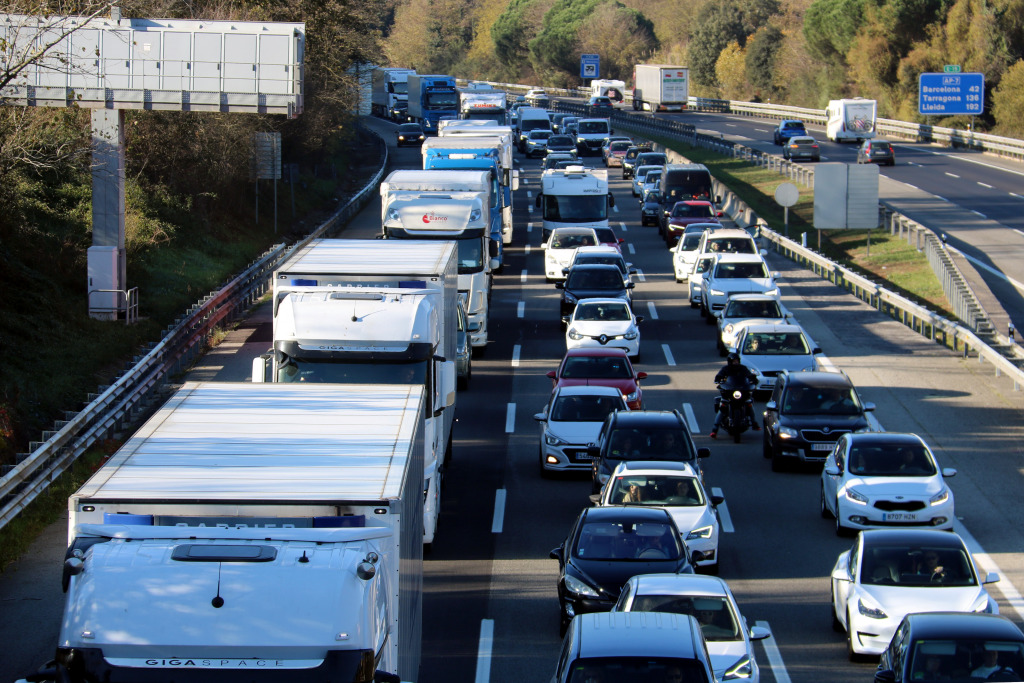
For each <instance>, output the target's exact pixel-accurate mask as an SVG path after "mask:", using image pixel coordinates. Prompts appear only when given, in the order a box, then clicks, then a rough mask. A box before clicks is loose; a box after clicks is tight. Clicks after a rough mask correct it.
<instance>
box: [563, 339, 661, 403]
mask: <svg viewBox="0 0 1024 683" xmlns="http://www.w3.org/2000/svg"><path fill="white" fill-rule="evenodd" d="M548 377H550V378H551V386H552V390H554V389H555V388H556V387H566V386H576V385H596V386H602V387H615V388H616V389H618V390H619V391H621V392H622V397H623V398H624V399H626V405H628V406H629V409H630V410H641V409H642V407H643V403H644V393H643V390H642V389H641V388H640V380H642V379H647V373H646V372H637V371H636V370H634V369H633V364H632V363H630V362H629V358H628V357H627V356H626V351H625V350H624V349H611V348H609V349H569V350H568V351H566V352H565V357H564V358H563V359H562V363H561V364H560V365H559V366H558V369H557V370H552V371H551V372H549V373H548Z"/></svg>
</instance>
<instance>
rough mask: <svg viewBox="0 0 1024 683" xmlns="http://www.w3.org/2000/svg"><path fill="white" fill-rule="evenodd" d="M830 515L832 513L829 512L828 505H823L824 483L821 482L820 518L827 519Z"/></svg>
mask: <svg viewBox="0 0 1024 683" xmlns="http://www.w3.org/2000/svg"><path fill="white" fill-rule="evenodd" d="M831 516H832V513H831V512H829V510H828V506H827V505H825V485H824V484H822V485H821V518H822V519H828V518H829V517H831Z"/></svg>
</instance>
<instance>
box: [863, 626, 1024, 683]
mask: <svg viewBox="0 0 1024 683" xmlns="http://www.w3.org/2000/svg"><path fill="white" fill-rule="evenodd" d="M908 681H922V683H928V682H930V681H957V682H960V683H968V682H969V681H1024V633H1022V632H1021V630H1020V629H1019V628H1018V627H1017V625H1016V624H1014V623H1013V622H1012V621H1010V620H1009V619H1007V618H1006V617H1001V616H999V615H998V614H972V613H963V612H926V613H923V614H908V615H907V616H905V617H903V621H902V622H901V623H900V625H899V627H898V628H897V629H896V633H895V634H893V637H892V641H891V642H890V643H889V647H888V648H886V649H885V651H884V652H883V653H882V658H881V660H880V661H879V662H878V670H877V671H876V672H875V683H906V682H908Z"/></svg>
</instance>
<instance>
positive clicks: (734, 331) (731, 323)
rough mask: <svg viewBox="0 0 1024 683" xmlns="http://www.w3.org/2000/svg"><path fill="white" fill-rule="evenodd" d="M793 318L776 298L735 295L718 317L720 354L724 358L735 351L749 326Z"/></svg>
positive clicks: (757, 295) (758, 295) (761, 295)
mask: <svg viewBox="0 0 1024 683" xmlns="http://www.w3.org/2000/svg"><path fill="white" fill-rule="evenodd" d="M792 316H793V314H792V313H790V312H789V310H787V309H786V307H785V306H783V305H782V303H781V302H780V301H779V300H778V298H776V297H774V296H768V295H765V294H734V295H733V296H731V297H729V302H728V303H726V305H725V309H723V311H722V314H721V315H719V316H718V317H717V321H718V352H719V353H720V354H721V355H723V356H724V355H726V354H728V353H731V352H733V351H735V350H736V338H737V337H739V335H740V332H741V331H742V330H743V328H745V327H747V326H748V325H766V324H771V323H782V322H788V321H789V319H790V318H791V317H792Z"/></svg>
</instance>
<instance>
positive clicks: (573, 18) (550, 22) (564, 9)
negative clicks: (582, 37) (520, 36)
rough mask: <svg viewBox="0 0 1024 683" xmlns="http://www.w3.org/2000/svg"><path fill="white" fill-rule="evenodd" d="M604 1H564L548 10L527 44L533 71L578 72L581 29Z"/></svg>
mask: <svg viewBox="0 0 1024 683" xmlns="http://www.w3.org/2000/svg"><path fill="white" fill-rule="evenodd" d="M603 1H604V0H563V1H562V2H559V3H557V4H555V5H554V6H553V7H552V8H551V9H550V10H548V13H547V14H545V15H544V24H543V26H542V28H541V30H540V33H538V34H537V37H536V38H534V39H533V40H531V41H530V42H529V48H530V61H531V62H532V63H533V65H534V68H535V69H537V70H538V71H541V70H543V69H545V68H554V69H557V70H560V71H563V72H566V73H569V74H571V73H573V72H574V70H575V69H578V68H579V62H580V51H579V36H578V33H579V30H580V27H581V26H582V25H583V22H584V21H585V20H586V19H587V18H588V17H589V16H590V14H591V13H593V11H594V9H595V8H596V7H597V6H598V5H599V4H601V2H603Z"/></svg>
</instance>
